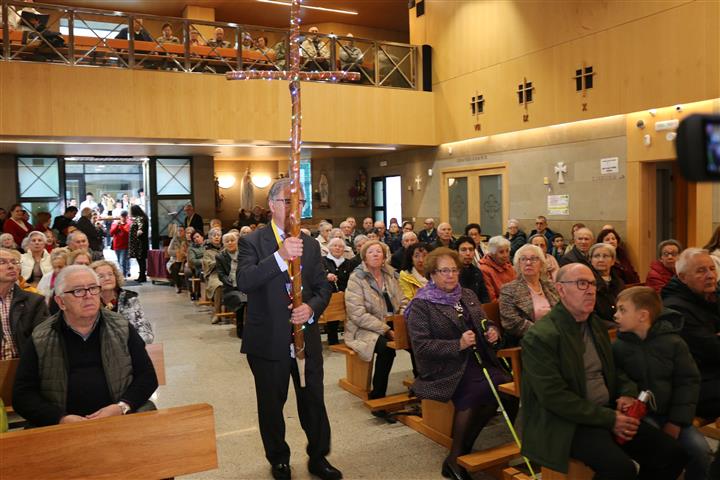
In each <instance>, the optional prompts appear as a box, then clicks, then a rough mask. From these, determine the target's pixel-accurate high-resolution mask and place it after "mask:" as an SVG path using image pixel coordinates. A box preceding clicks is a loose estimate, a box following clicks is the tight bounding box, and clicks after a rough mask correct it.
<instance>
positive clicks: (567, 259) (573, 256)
mask: <svg viewBox="0 0 720 480" xmlns="http://www.w3.org/2000/svg"><path fill="white" fill-rule="evenodd" d="M558 263H559V264H560V266H561V267H564V266H565V265H569V264H571V263H582V264H583V265H586V266H588V267H590V268H591V269H592V265H591V264H590V259H589V258H587V257H586V256H585V255H583V254H582V253H580V250H578V249H577V248H573V249H572V250H570V251H569V252H567V253H566V254H565V255H563V257H562V258H561V259H560V260H559V261H558Z"/></svg>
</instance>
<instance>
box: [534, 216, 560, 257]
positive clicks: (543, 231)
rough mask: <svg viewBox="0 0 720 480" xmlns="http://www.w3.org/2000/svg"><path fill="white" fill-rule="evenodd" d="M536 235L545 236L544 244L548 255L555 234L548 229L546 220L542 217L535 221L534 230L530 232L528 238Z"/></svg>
mask: <svg viewBox="0 0 720 480" xmlns="http://www.w3.org/2000/svg"><path fill="white" fill-rule="evenodd" d="M536 234H540V235H544V236H545V239H546V240H547V241H546V242H545V244H546V245H547V253H550V250H551V249H552V240H553V237H554V236H555V232H553V231H552V230H550V229H549V228H548V223H547V218H546V217H544V216H542V215H539V216H538V217H537V218H536V219H535V228H534V229H533V230H532V231H531V232H530V236H531V237H532V236H533V235H536Z"/></svg>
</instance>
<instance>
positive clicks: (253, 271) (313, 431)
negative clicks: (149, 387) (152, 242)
mask: <svg viewBox="0 0 720 480" xmlns="http://www.w3.org/2000/svg"><path fill="white" fill-rule="evenodd" d="M301 198H302V200H301V201H302V203H304V202H305V200H304V196H303V195H302V194H301ZM268 202H269V205H270V211H271V212H272V221H271V223H270V225H268V226H267V227H265V228H262V229H259V230H256V231H255V232H253V233H251V234H250V235H248V236H247V237H244V238H241V239H240V244H239V247H238V268H237V287H238V288H239V289H240V290H241V291H243V292H245V293H246V294H247V296H248V307H247V309H248V311H247V319H246V322H245V329H244V332H243V341H242V349H241V351H242V352H243V353H245V354H247V359H248V363H249V364H250V369H251V370H252V373H253V376H254V378H255V391H256V395H257V407H258V417H259V423H260V435H261V437H262V440H263V446H264V448H265V457H266V458H267V459H268V461H269V462H270V464H271V465H272V475H273V477H274V478H275V479H289V478H290V475H291V473H290V465H289V462H290V447H289V446H288V444H287V443H286V442H285V421H284V415H283V406H284V405H285V401H286V400H287V393H288V382H289V379H290V377H292V379H293V384H294V385H295V394H296V396H297V398H298V400H297V405H298V414H299V417H300V422H301V424H302V426H303V429H304V430H305V434H306V435H307V438H308V446H307V453H308V456H309V457H310V459H309V462H308V470H309V471H310V473H312V474H314V475H316V476H318V477H320V478H322V479H326V480H337V479H340V478H342V473H340V471H339V470H337V469H336V468H335V467H333V466H332V465H331V464H330V463H329V462H328V461H327V460H326V458H325V457H326V456H327V455H328V453H330V422H329V421H328V416H327V412H326V410H325V401H324V398H323V357H322V344H321V341H320V330H319V328H318V323H317V321H318V319H319V318H320V315H321V314H322V312H323V310H324V309H325V307H326V306H327V304H328V302H329V301H330V284H329V283H328V281H327V278H326V277H325V272H324V270H323V267H322V262H321V257H320V245H319V244H318V242H317V241H316V240H315V239H313V238H312V237H309V236H307V235H304V234H301V235H300V237H299V238H296V237H292V236H289V235H288V234H289V233H290V232H289V228H290V222H289V218H290V179H287V178H286V179H281V180H279V181H278V182H276V183H275V184H274V185H273V186H272V188H271V189H270V193H269V195H268ZM297 257H300V258H301V264H302V282H303V289H302V297H303V298H302V301H303V303H302V304H301V305H300V306H299V307H296V308H291V300H290V298H289V293H290V292H291V291H292V283H291V279H290V276H289V275H288V273H287V271H288V263H289V261H290V260H291V259H292V258H297ZM293 324H295V325H304V333H305V382H306V385H305V387H301V386H300V376H299V372H298V364H297V362H296V361H295V359H294V358H293V357H294V356H295V352H294V346H292V347H291V345H292V344H293V339H292V325H293Z"/></svg>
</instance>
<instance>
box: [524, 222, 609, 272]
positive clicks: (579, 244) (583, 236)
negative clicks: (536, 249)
mask: <svg viewBox="0 0 720 480" xmlns="http://www.w3.org/2000/svg"><path fill="white" fill-rule="evenodd" d="M533 231H534V230H533ZM594 239H595V237H594V236H593V233H592V230H590V229H589V228H585V227H583V228H579V229H577V230H575V235H574V245H575V246H574V247H573V249H572V250H570V251H569V252H567V253H566V254H565V255H563V257H562V258H561V259H560V261H559V262H558V263H559V264H560V266H561V267H563V266H565V265H568V264H571V263H582V264H583V265H587V266H588V267H589V266H590V259H589V258H588V252H590V247H591V246H592V244H593V240H594ZM548 245H552V240H550V241H549V243H548Z"/></svg>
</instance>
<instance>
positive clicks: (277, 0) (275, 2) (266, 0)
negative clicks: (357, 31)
mask: <svg viewBox="0 0 720 480" xmlns="http://www.w3.org/2000/svg"><path fill="white" fill-rule="evenodd" d="M258 2H262V3H272V4H273V5H284V6H286V7H289V6H290V2H283V1H280V0H258ZM300 8H307V9H309V10H321V11H323V12H332V13H343V14H345V15H357V14H358V12H355V11H353V10H340V9H338V8H325V7H314V6H312V5H300Z"/></svg>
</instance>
